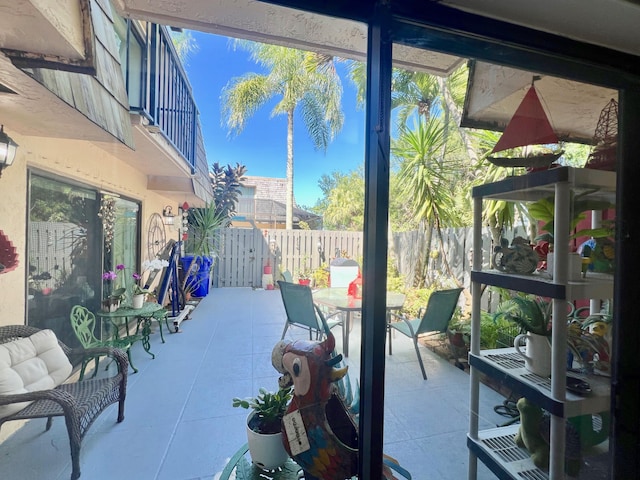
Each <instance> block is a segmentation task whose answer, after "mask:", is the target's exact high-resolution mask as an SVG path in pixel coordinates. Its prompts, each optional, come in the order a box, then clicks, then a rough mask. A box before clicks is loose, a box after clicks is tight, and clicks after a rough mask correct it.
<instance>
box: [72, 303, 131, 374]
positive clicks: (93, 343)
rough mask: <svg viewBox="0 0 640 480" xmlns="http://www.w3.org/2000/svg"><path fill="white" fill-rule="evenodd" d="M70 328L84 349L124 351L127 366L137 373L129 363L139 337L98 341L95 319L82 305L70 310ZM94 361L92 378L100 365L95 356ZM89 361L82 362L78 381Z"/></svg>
mask: <svg viewBox="0 0 640 480" xmlns="http://www.w3.org/2000/svg"><path fill="white" fill-rule="evenodd" d="M71 327H72V328H73V331H74V332H75V334H76V337H77V338H78V341H79V342H80V344H81V345H82V346H83V347H84V348H94V347H114V348H119V349H120V350H123V351H125V352H126V353H127V357H128V358H129V365H131V368H132V369H133V371H134V373H138V369H137V368H136V367H135V366H134V365H133V362H132V361H131V346H132V345H133V344H134V343H135V342H137V341H138V340H140V338H141V337H140V335H128V336H126V337H123V338H114V339H111V340H98V338H97V337H96V336H95V333H94V330H95V327H96V317H95V315H94V314H93V313H92V312H91V311H90V310H88V309H87V308H86V307H83V306H82V305H75V306H74V307H73V308H72V309H71ZM94 360H95V363H96V365H95V369H94V372H93V376H94V377H95V376H96V374H97V373H98V364H99V363H100V357H99V356H96V357H95V358H94ZM90 361H91V358H85V359H84V360H83V361H82V367H81V369H80V380H82V379H83V378H84V371H85V369H86V368H87V365H88V364H89V362H90Z"/></svg>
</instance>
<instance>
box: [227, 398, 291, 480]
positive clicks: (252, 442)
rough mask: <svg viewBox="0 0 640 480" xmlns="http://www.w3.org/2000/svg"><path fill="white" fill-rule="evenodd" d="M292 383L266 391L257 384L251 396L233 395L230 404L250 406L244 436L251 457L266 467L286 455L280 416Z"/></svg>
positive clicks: (280, 460) (247, 407) (280, 462)
mask: <svg viewBox="0 0 640 480" xmlns="http://www.w3.org/2000/svg"><path fill="white" fill-rule="evenodd" d="M291 398H292V393H291V387H287V388H280V389H279V390H278V391H277V392H269V391H267V390H266V389H264V388H260V390H259V394H258V395H257V396H255V397H251V398H245V399H242V398H234V399H233V406H234V407H241V408H246V409H251V412H250V413H249V416H248V417H247V437H248V443H249V453H250V454H251V461H252V462H253V463H254V464H256V465H257V466H258V467H260V468H262V469H265V470H269V469H274V468H277V467H279V466H281V465H282V464H284V463H285V462H286V461H287V459H288V458H289V455H288V454H287V451H286V450H285V449H284V445H283V444H282V433H281V429H282V426H281V425H282V417H284V414H285V413H286V411H287V405H288V404H289V402H290V401H291Z"/></svg>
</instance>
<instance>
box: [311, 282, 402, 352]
mask: <svg viewBox="0 0 640 480" xmlns="http://www.w3.org/2000/svg"><path fill="white" fill-rule="evenodd" d="M313 300H314V302H315V303H316V304H318V305H323V306H325V307H329V308H330V309H334V310H338V311H340V312H344V313H345V320H344V321H345V324H344V328H343V329H342V330H343V338H342V340H343V342H342V343H343V345H342V350H343V352H342V354H343V355H344V356H345V357H348V356H349V331H350V330H351V314H352V313H353V312H360V311H361V310H362V299H361V298H354V297H350V296H349V295H347V289H346V288H321V289H319V290H316V291H315V292H313ZM403 304H404V295H403V294H402V293H398V292H387V314H388V312H390V311H392V310H400V309H401V308H402V305H403Z"/></svg>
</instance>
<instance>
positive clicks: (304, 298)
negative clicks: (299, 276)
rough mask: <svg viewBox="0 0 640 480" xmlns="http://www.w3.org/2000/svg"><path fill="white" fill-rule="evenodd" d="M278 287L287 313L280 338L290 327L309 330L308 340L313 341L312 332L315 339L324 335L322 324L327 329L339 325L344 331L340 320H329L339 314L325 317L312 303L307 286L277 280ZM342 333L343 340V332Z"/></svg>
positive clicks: (311, 296)
mask: <svg viewBox="0 0 640 480" xmlns="http://www.w3.org/2000/svg"><path fill="white" fill-rule="evenodd" d="M278 286H279V287H280V295H282V303H283V304H284V309H285V312H286V313H287V320H286V322H285V324H284V330H283V332H282V338H284V336H285V334H286V333H287V329H288V328H289V327H290V326H296V327H302V328H306V329H307V330H309V340H312V339H313V333H314V332H315V333H316V339H319V338H320V337H322V335H323V334H324V328H323V324H326V325H327V326H328V328H329V329H332V328H333V327H335V326H337V325H340V326H341V327H342V328H343V329H344V325H343V322H342V319H340V320H330V318H331V317H333V316H336V315H339V314H340V312H335V313H333V314H331V315H326V316H325V315H324V314H323V313H322V311H321V310H320V309H319V308H318V306H317V305H315V304H314V303H313V295H312V293H311V289H310V288H309V287H308V286H306V285H298V284H297V283H290V282H283V281H282V280H278ZM342 333H343V339H344V330H343V332H342Z"/></svg>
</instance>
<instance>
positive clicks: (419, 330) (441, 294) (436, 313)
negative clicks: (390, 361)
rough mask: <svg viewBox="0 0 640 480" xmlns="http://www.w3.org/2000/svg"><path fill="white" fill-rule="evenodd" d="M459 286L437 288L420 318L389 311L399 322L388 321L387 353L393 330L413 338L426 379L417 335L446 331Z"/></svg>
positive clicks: (454, 308)
mask: <svg viewBox="0 0 640 480" xmlns="http://www.w3.org/2000/svg"><path fill="white" fill-rule="evenodd" d="M460 292H462V289H461V288H453V289H450V290H438V291H436V292H433V293H432V294H431V296H430V297H429V301H428V302H427V306H426V308H425V309H424V310H423V311H424V313H423V314H422V315H421V317H420V318H414V319H408V318H406V317H405V316H402V315H398V314H396V313H393V312H391V313H390V315H391V317H392V318H397V319H399V320H400V321H399V322H389V324H388V327H389V328H388V329H389V355H391V354H392V353H393V352H392V346H391V337H392V332H393V330H397V331H398V332H400V333H402V334H403V335H406V336H407V337H409V338H411V339H413V346H414V347H415V349H416V355H417V356H418V363H419V364H420V369H421V370H422V377H423V378H424V379H425V380H426V379H427V372H426V371H425V369H424V364H423V363H422V357H421V356H420V350H419V348H418V337H419V336H420V335H424V334H427V335H437V334H443V333H446V332H447V328H448V327H449V322H450V321H451V318H452V317H453V314H454V312H455V311H456V307H457V305H458V298H459V297H460Z"/></svg>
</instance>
